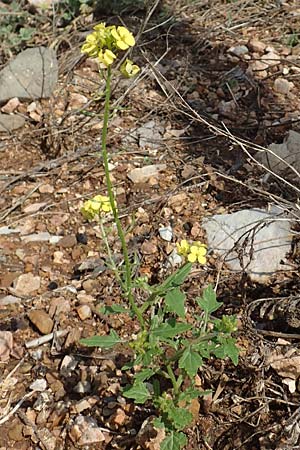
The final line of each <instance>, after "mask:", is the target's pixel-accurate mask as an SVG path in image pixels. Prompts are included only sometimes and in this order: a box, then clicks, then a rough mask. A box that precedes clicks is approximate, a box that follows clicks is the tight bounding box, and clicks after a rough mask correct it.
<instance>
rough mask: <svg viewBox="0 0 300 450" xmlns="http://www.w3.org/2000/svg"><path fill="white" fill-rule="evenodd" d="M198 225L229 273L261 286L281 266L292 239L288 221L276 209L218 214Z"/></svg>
mask: <svg viewBox="0 0 300 450" xmlns="http://www.w3.org/2000/svg"><path fill="white" fill-rule="evenodd" d="M280 213H281V214H280ZM202 225H203V228H204V229H205V231H206V233H207V240H208V246H209V247H210V248H211V249H212V250H213V251H214V253H215V254H216V255H218V256H219V257H221V258H222V259H223V261H224V262H225V263H226V264H227V265H228V267H229V268H230V269H231V270H232V271H234V272H241V271H245V272H246V273H247V274H248V275H249V276H250V278H251V279H252V280H253V281H258V282H261V283H264V282H266V281H267V280H268V279H269V277H270V276H272V275H274V273H275V272H276V271H277V270H279V269H281V270H282V269H283V268H284V267H285V266H284V265H283V264H282V261H285V258H286V254H287V253H288V252H289V251H290V248H291V241H292V238H291V232H290V222H289V221H288V220H287V219H286V218H284V217H283V216H282V211H281V210H279V209H278V208H275V207H273V208H272V210H271V211H270V212H267V211H263V210H260V209H246V210H243V211H238V212H235V213H233V214H219V215H215V216H212V217H209V218H207V219H204V220H203V222H202Z"/></svg>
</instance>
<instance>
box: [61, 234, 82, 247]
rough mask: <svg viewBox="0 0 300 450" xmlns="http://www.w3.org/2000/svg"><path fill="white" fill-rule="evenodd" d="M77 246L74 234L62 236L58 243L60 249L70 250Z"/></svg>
mask: <svg viewBox="0 0 300 450" xmlns="http://www.w3.org/2000/svg"><path fill="white" fill-rule="evenodd" d="M76 244H77V239H76V236H74V234H70V235H69V236H64V237H63V238H61V239H60V240H59V241H58V245H59V246H60V247H62V248H72V247H74V246H75V245H76Z"/></svg>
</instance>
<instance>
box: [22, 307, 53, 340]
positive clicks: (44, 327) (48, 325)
mask: <svg viewBox="0 0 300 450" xmlns="http://www.w3.org/2000/svg"><path fill="white" fill-rule="evenodd" d="M28 318H29V320H30V322H31V323H33V325H35V326H36V328H37V329H38V330H39V331H40V332H41V333H42V334H49V333H51V331H52V329H53V320H52V319H51V318H50V316H49V315H48V314H47V313H46V311H44V310H43V309H34V310H32V311H29V313H28Z"/></svg>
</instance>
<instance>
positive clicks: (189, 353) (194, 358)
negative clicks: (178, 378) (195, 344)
mask: <svg viewBox="0 0 300 450" xmlns="http://www.w3.org/2000/svg"><path fill="white" fill-rule="evenodd" d="M202 362H203V361H202V358H201V356H200V355H199V353H197V352H195V351H194V350H192V349H191V347H187V348H186V349H185V351H184V352H183V354H182V356H181V358H180V359H179V367H180V369H184V370H185V371H186V373H187V374H188V375H189V376H190V377H191V378H192V377H194V376H195V375H196V373H197V372H198V369H199V367H201V366H202Z"/></svg>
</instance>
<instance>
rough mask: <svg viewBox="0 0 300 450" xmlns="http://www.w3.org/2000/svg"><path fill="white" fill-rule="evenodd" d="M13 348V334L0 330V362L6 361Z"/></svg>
mask: <svg viewBox="0 0 300 450" xmlns="http://www.w3.org/2000/svg"><path fill="white" fill-rule="evenodd" d="M12 349H13V335H12V333H11V332H10V331H0V362H7V361H8V360H9V356H10V353H11V351H12Z"/></svg>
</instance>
